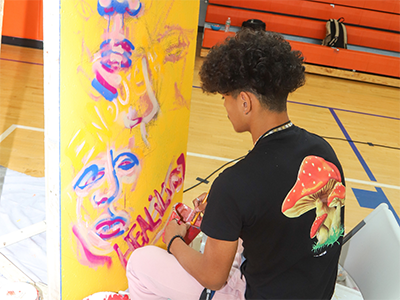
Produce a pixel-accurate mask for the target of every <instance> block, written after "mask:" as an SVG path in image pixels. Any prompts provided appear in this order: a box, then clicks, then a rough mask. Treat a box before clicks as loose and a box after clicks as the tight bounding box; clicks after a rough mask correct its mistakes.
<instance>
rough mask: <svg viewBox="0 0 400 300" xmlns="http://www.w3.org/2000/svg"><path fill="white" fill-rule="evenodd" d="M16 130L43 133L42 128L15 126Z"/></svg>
mask: <svg viewBox="0 0 400 300" xmlns="http://www.w3.org/2000/svg"><path fill="white" fill-rule="evenodd" d="M15 126H16V127H17V128H20V129H27V130H32V131H39V132H44V129H43V128H37V127H31V126H24V125H15Z"/></svg>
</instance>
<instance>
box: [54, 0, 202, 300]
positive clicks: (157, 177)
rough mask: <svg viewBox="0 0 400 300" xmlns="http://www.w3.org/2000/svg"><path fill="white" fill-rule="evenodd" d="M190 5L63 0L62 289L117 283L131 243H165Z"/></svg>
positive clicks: (193, 17)
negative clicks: (163, 234) (164, 231)
mask: <svg viewBox="0 0 400 300" xmlns="http://www.w3.org/2000/svg"><path fill="white" fill-rule="evenodd" d="M198 9H199V2H198V1H196V0H193V1H192V0H190V1H185V0H61V49H60V51H61V71H60V73H61V74H60V81H61V83H60V86H61V90H60V94H61V103H60V115H61V133H60V136H61V147H60V148H61V166H60V170H61V184H62V188H61V236H62V238H61V272H62V274H61V277H62V296H63V299H82V298H84V297H85V296H87V295H89V294H90V293H94V292H97V291H118V290H124V289H126V288H127V282H126V278H125V266H126V263H127V260H128V259H129V255H130V254H131V253H132V251H134V250H135V249H136V248H139V247H142V246H144V245H148V244H154V245H158V246H161V247H163V246H164V244H163V243H162V239H161V236H162V233H163V229H164V227H165V225H166V221H167V219H168V215H169V214H170V213H171V209H172V206H173V204H174V203H176V202H179V201H181V200H182V188H183V180H184V176H185V168H186V163H185V153H186V144H187V134H188V124H189V106H190V97H191V84H192V78H193V67H194V54H195V46H196V45H195V44H196V33H197V19H198ZM83 282H84V283H85V284H84V285H82V283H83ZM80 286H82V288H79V287H80Z"/></svg>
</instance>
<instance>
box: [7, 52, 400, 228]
mask: <svg viewBox="0 0 400 300" xmlns="http://www.w3.org/2000/svg"><path fill="white" fill-rule="evenodd" d="M201 63H202V58H200V57H196V67H195V75H194V79H193V93H192V102H191V117H190V124H189V141H188V155H187V175H186V181H185V189H188V188H190V187H191V186H193V185H195V184H196V183H198V182H199V181H198V180H196V178H202V179H204V178H206V177H207V176H208V175H209V174H211V173H212V172H213V171H215V170H216V169H218V168H219V167H221V166H222V165H224V164H225V163H227V162H229V161H231V160H233V159H235V158H238V157H241V156H243V155H245V154H246V153H247V152H248V150H250V149H251V148H252V142H251V139H250V135H249V134H246V133H243V134H237V133H235V132H234V131H233V129H232V126H231V124H230V122H229V120H228V119H227V117H226V112H225V110H224V107H223V104H222V100H221V97H220V96H217V95H215V96H213V95H211V96H210V95H206V94H203V93H202V91H201V89H200V88H199V85H200V83H199V80H198V77H197V72H198V68H199V66H200V65H201ZM289 100H290V101H289V107H288V108H289V115H290V116H291V120H292V121H293V123H295V124H296V125H298V126H300V127H304V128H306V129H308V130H309V131H311V132H315V133H317V134H319V135H321V136H324V137H326V139H327V140H328V141H329V142H330V143H331V145H332V146H333V147H334V149H335V151H336V152H337V155H338V156H339V159H340V161H341V163H342V165H343V169H344V172H345V177H346V183H347V199H346V219H345V226H346V231H349V230H350V229H352V228H353V227H354V226H355V225H356V224H358V222H360V221H361V220H362V219H363V218H364V217H365V216H367V215H368V214H369V213H370V212H371V210H372V208H371V207H375V206H376V205H377V204H379V203H380V202H386V203H388V204H389V205H390V206H391V207H392V208H393V209H394V211H395V212H396V214H397V215H400V149H399V148H400V89H399V88H395V87H388V86H383V85H376V84H371V83H364V82H357V81H351V80H345V79H339V78H333V77H327V76H321V75H313V74H307V83H306V85H305V86H304V87H302V88H300V89H299V90H298V91H296V92H295V93H294V94H292V95H290V98H289ZM43 112H44V109H43V59H42V51H41V50H34V49H29V48H21V47H15V46H9V45H2V47H1V56H0V165H1V166H4V167H7V168H10V169H12V170H15V171H18V172H22V173H25V174H28V175H31V176H36V177H43V176H44V145H43V143H44V133H43V128H44V113H43ZM347 140H352V141H354V143H352V142H349V141H347ZM217 174H218V172H217V173H216V174H215V175H213V176H211V177H210V178H209V179H208V180H209V181H210V183H211V182H212V181H213V180H214V179H215V177H216V175H217ZM210 183H209V184H201V185H200V186H198V187H196V188H194V189H191V190H189V191H187V192H185V193H184V202H186V203H189V202H191V199H193V198H194V197H196V196H197V195H199V194H200V193H202V192H204V191H208V189H209V187H210Z"/></svg>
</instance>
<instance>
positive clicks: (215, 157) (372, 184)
mask: <svg viewBox="0 0 400 300" xmlns="http://www.w3.org/2000/svg"><path fill="white" fill-rule="evenodd" d="M187 155H188V156H194V157H201V158H207V159H213V160H219V161H224V162H230V161H233V159H229V158H224V157H218V156H212V155H206V154H200V153H193V152H187ZM345 180H346V182H352V183H359V184H364V185H370V186H374V187H381V188H388V189H393V190H400V186H396V185H391V184H385V183H379V182H376V181H365V180H359V179H352V178H345Z"/></svg>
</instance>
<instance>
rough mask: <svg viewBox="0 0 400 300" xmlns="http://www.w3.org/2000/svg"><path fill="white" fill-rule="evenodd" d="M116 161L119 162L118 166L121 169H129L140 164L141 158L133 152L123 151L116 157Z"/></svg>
mask: <svg viewBox="0 0 400 300" xmlns="http://www.w3.org/2000/svg"><path fill="white" fill-rule="evenodd" d="M115 161H116V162H118V161H120V162H119V163H118V165H117V167H118V168H119V169H121V170H124V171H128V170H130V169H132V168H133V167H135V166H137V165H139V160H138V159H137V157H136V156H135V155H134V154H132V153H127V152H125V153H122V154H120V155H118V156H117V157H116V158H115Z"/></svg>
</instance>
